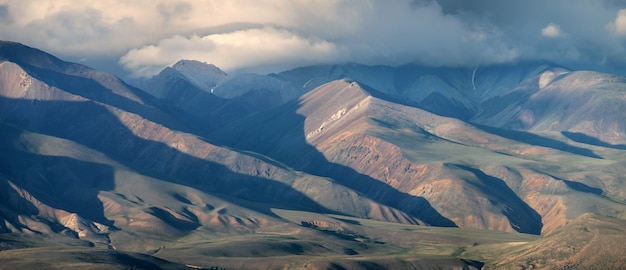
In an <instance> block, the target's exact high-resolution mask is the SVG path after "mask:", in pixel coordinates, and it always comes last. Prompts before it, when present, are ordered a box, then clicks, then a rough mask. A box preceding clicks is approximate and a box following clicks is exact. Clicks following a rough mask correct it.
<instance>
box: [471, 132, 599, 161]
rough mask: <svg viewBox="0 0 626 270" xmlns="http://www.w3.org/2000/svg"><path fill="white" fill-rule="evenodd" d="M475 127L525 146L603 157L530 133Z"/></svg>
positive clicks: (587, 150) (584, 149)
mask: <svg viewBox="0 0 626 270" xmlns="http://www.w3.org/2000/svg"><path fill="white" fill-rule="evenodd" d="M473 125H474V126H475V127H477V128H479V129H481V130H483V131H485V132H487V133H491V134H494V135H498V136H501V137H504V138H507V139H511V140H514V141H518V142H521V143H525V144H530V145H537V146H541V147H547V148H552V149H555V150H559V151H564V152H568V153H570V154H574V155H580V156H586V157H590V158H598V159H603V157H601V156H599V155H597V154H596V153H594V152H593V151H591V150H589V149H587V148H582V147H577V146H572V145H569V144H567V143H564V142H562V141H558V140H554V139H550V138H546V137H543V136H539V135H537V134H533V133H530V132H525V131H516V130H511V129H506V130H505V129H500V128H496V127H490V126H485V125H479V124H473Z"/></svg>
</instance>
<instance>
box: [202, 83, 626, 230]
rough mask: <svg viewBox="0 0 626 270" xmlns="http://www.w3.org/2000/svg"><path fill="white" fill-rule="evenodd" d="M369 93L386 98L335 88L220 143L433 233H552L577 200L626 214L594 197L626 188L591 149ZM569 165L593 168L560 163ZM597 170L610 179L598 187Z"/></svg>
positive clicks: (246, 125)
mask: <svg viewBox="0 0 626 270" xmlns="http://www.w3.org/2000/svg"><path fill="white" fill-rule="evenodd" d="M371 93H374V95H375V96H381V97H383V98H384V97H385V95H384V94H381V93H378V92H376V91H375V90H373V89H370V88H367V87H363V86H361V85H360V84H359V83H357V82H350V81H345V80H338V81H334V82H330V83H328V84H325V85H322V86H320V87H318V88H316V89H314V90H312V91H310V92H308V93H307V94H305V95H304V96H303V97H302V98H301V99H300V100H298V101H297V102H292V103H290V104H287V105H285V106H283V107H280V108H279V109H277V110H273V111H270V112H267V113H262V114H258V115H255V116H253V117H250V118H249V119H245V120H244V121H240V122H237V123H234V124H233V125H231V126H229V127H227V128H225V129H223V130H221V131H220V132H218V133H216V134H214V137H215V138H219V139H221V141H222V142H223V143H224V144H227V145H231V146H233V147H239V148H244V149H248V150H251V151H256V152H259V153H263V154H265V155H268V156H270V157H272V158H273V159H276V160H279V161H281V162H284V163H285V164H288V165H289V166H291V167H294V168H297V169H299V170H302V171H305V172H308V173H311V174H316V175H323V176H326V177H330V178H332V179H335V180H336V181H338V182H339V183H342V184H343V185H346V186H348V187H350V188H351V189H354V190H357V191H359V192H361V193H363V194H364V195H366V196H368V197H370V198H372V199H374V200H376V201H378V202H380V203H384V204H387V205H390V206H393V207H395V208H398V209H400V210H403V211H405V212H406V213H408V214H411V215H414V216H416V217H418V218H420V219H422V220H424V221H426V222H427V223H429V224H433V225H439V226H441V225H445V224H448V225H452V224H455V225H458V226H461V227H469V228H487V229H494V230H508V231H512V230H517V231H520V232H527V233H540V232H542V231H543V232H549V231H551V230H553V229H555V228H557V227H559V226H561V225H563V224H565V223H566V222H567V221H568V220H569V219H570V218H571V217H576V216H578V215H579V214H581V213H584V212H585V211H586V210H585V208H584V207H581V206H575V207H571V208H570V206H573V205H576V203H571V204H570V203H564V201H570V200H576V198H577V196H591V197H593V198H590V200H593V201H594V203H596V204H597V205H603V207H606V209H607V210H606V211H607V212H605V213H614V212H613V211H617V212H618V213H620V214H619V215H620V216H623V215H624V213H625V212H624V211H625V210H626V208H624V205H622V204H620V203H615V202H613V200H617V201H624V197H623V196H622V195H617V194H615V193H613V194H610V195H611V197H608V198H607V197H603V196H601V195H609V190H608V189H606V194H605V189H601V188H593V186H594V185H598V184H600V185H606V184H610V185H620V184H619V183H623V182H624V179H623V178H622V177H621V176H619V174H615V171H613V170H615V169H617V170H622V169H619V168H620V166H619V165H617V164H614V163H613V162H612V161H604V160H602V159H601V158H600V156H598V155H596V154H594V153H593V152H592V151H591V150H590V149H587V148H577V147H576V146H574V145H570V144H568V143H566V142H563V141H559V140H555V139H551V138H547V137H541V136H538V135H532V134H521V133H515V134H507V133H506V132H503V131H501V130H497V129H489V128H482V127H476V126H472V125H470V124H467V123H464V122H462V121H460V120H458V119H454V118H447V117H441V116H438V115H435V114H432V113H430V112H427V111H424V110H420V109H417V108H413V107H410V106H404V105H399V104H397V103H391V102H389V101H386V100H383V99H380V98H377V97H375V96H374V95H372V94H371ZM246 130H254V136H252V134H250V133H246ZM521 136H528V137H532V136H535V137H533V140H535V141H537V142H538V143H540V142H541V141H543V143H541V144H542V145H533V144H531V142H530V141H529V140H527V139H523V138H520V137H521ZM568 159H569V160H581V161H582V160H586V162H588V163H589V165H587V166H585V167H582V168H581V167H576V166H578V165H568V164H563V163H562V161H563V160H568ZM545 163H548V164H550V165H545ZM550 166H553V167H550ZM589 168H595V169H599V170H600V171H606V172H605V173H601V175H602V176H598V175H595V176H593V178H591V177H590V175H588V174H587V171H588V170H593V169H589ZM573 176H575V177H576V178H572V177H573ZM596 177H600V178H603V180H602V181H603V182H598V181H597V178H596ZM540 179H541V180H540ZM574 179H575V180H574ZM538 181H542V182H543V183H542V184H541V185H535V184H534V183H537V182H538ZM587 183H590V184H587ZM556 190H559V191H558V192H559V195H556V196H555V191H556ZM619 190H621V189H619ZM451 198H454V199H453V200H452V199H451ZM555 199H556V200H555ZM609 209H610V210H609ZM556 213H559V214H556ZM448 219H449V221H446V220H448ZM451 222H454V223H451Z"/></svg>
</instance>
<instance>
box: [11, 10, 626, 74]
mask: <svg viewBox="0 0 626 270" xmlns="http://www.w3.org/2000/svg"><path fill="white" fill-rule="evenodd" d="M0 22H2V24H0V39H4V40H13V41H18V42H22V43H25V44H27V45H30V46H34V47H38V48H41V49H43V50H46V51H49V52H52V53H54V54H57V55H60V56H62V57H64V58H67V59H70V60H74V59H80V61H83V62H84V63H86V64H88V65H91V66H95V67H98V65H99V64H103V63H104V62H107V61H102V60H101V59H115V60H116V61H117V62H118V63H119V65H121V66H122V67H123V68H125V69H126V70H127V71H128V72H129V73H130V74H132V75H133V76H151V75H154V74H155V73H157V72H158V71H160V70H161V69H162V68H164V67H165V66H167V65H171V64H172V63H174V62H176V61H178V60H180V59H194V60H200V61H204V62H208V63H212V64H215V65H217V66H219V67H221V68H222V69H225V70H226V71H229V72H259V73H267V72H276V71H280V70H284V69H288V68H293V67H296V66H302V65H310V64H319V63H344V62H358V63H365V64H387V65H400V64H406V63H418V64H424V65H431V66H476V65H484V64H492V63H503V62H512V61H519V60H530V59H545V60H550V61H554V62H557V63H562V64H565V65H570V66H574V67H576V68H590V69H605V70H621V69H624V68H626V49H625V48H626V3H624V2H623V1H617V0H554V1H540V0H529V1H497V0H475V1H463V0H439V1H435V0H432V1H431V0H412V1H411V0H406V1H402V0H400V1H383V0H363V1H350V0H296V1H292V0H282V1H281V0H259V1H246V0H202V1H201V0H198V1H192V0H188V1H185V0H181V1H151V0H135V1H129V0H111V1H95V0H94V1H88V0H85V1H75V0H58V1H38V0H9V1H6V0H5V1H2V0H0ZM74 61H76V60H74ZM110 62H111V61H110V60H109V61H108V63H109V64H110Z"/></svg>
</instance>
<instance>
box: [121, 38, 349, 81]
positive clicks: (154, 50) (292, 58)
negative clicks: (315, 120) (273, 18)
mask: <svg viewBox="0 0 626 270" xmlns="http://www.w3.org/2000/svg"><path fill="white" fill-rule="evenodd" d="M343 55H345V54H342V53H341V49H340V48H339V47H337V46H336V45H335V44H333V43H330V42H328V41H324V40H319V39H316V38H311V37H309V38H307V37H303V36H299V35H297V34H295V33H293V32H290V31H287V30H283V29H277V28H272V27H265V28H260V29H247V30H240V31H234V32H230V33H224V34H213V35H206V36H203V37H200V36H197V35H194V36H191V37H182V36H174V37H171V38H167V39H163V40H161V41H159V43H158V44H156V45H149V46H144V47H141V48H138V49H133V50H131V51H129V52H128V53H127V54H125V55H124V56H122V57H121V59H120V63H122V64H123V65H124V66H125V67H126V68H128V69H130V70H132V71H133V75H134V76H152V75H154V74H156V73H158V72H159V71H160V70H161V69H163V68H164V67H165V66H168V65H171V64H173V63H174V62H176V61H178V60H180V59H194V60H199V61H203V62H208V63H212V64H214V65H216V66H218V67H220V68H222V69H224V70H226V71H233V70H242V69H243V70H248V71H254V70H255V69H256V68H258V67H263V68H264V71H267V69H268V68H269V69H274V70H271V71H281V70H282V69H285V68H288V67H289V66H291V65H293V64H295V63H300V64H317V63H324V62H335V61H342V60H345V59H342V57H344V56H343Z"/></svg>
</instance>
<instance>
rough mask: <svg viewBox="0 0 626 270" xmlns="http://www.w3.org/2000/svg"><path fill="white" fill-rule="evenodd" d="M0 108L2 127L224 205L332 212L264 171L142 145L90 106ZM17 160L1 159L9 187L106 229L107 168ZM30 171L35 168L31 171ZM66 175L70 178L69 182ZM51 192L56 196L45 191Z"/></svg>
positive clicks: (23, 156)
mask: <svg viewBox="0 0 626 270" xmlns="http://www.w3.org/2000/svg"><path fill="white" fill-rule="evenodd" d="M0 108H3V109H2V110H0V122H6V123H8V124H9V125H14V126H17V127H19V128H20V129H23V130H26V131H31V132H36V133H41V134H45V135H50V136H54V137H59V138H64V139H67V140H70V141H73V142H75V143H78V144H81V145H84V146H87V147H89V148H92V149H95V150H97V151H100V152H102V153H104V154H106V155H107V156H109V157H110V158H112V159H114V160H116V161H118V162H120V163H121V164H123V165H125V166H127V167H129V168H131V169H133V170H135V171H137V172H139V173H141V174H144V175H147V176H150V177H154V178H157V179H162V180H167V181H170V182H174V183H178V184H182V185H186V186H190V187H193V188H196V189H199V190H202V191H205V192H210V193H211V194H212V195H215V196H217V197H220V198H222V199H224V200H225V201H229V198H228V196H234V197H238V198H242V199H244V200H246V201H251V202H255V201H256V202H261V203H263V205H268V204H271V205H273V206H274V207H282V208H285V209H298V210H307V211H322V212H324V211H325V212H332V211H330V210H327V209H326V208H324V207H322V206H320V205H319V204H318V203H316V202H314V201H313V200H311V199H310V198H308V197H307V196H306V195H304V194H302V193H300V192H299V191H297V190H295V189H293V188H292V187H291V186H289V185H287V184H285V183H282V182H279V181H277V180H271V179H268V178H266V177H265V176H264V175H263V172H258V175H247V174H241V173H237V172H234V171H232V170H230V169H229V168H227V167H225V166H224V165H222V164H218V163H215V162H212V161H209V160H205V159H202V158H198V157H195V156H191V155H189V154H186V153H183V152H180V151H179V150H177V149H174V148H172V147H170V146H168V145H166V144H164V143H162V142H157V141H150V140H146V139H143V138H140V137H138V136H137V135H135V134H134V133H133V132H132V131H131V130H129V129H128V128H127V127H126V126H125V125H124V124H123V123H121V122H120V121H119V119H118V116H116V115H114V114H113V113H111V111H109V110H108V109H107V108H106V107H104V106H103V105H100V104H97V103H94V102H67V101H35V100H21V99H10V98H0ZM152 132H159V131H158V130H157V131H155V130H152ZM161 132H171V131H169V130H161ZM15 154H17V155H18V156H15V157H5V159H11V158H13V159H15V161H8V160H2V162H3V164H2V166H3V167H5V165H8V164H11V166H7V167H11V168H14V170H8V171H7V170H5V171H4V172H3V173H5V174H7V177H9V179H10V180H13V181H17V183H15V184H16V185H19V186H20V187H22V188H24V189H27V191H28V192H29V193H31V194H33V196H36V197H37V198H38V199H40V200H41V201H43V202H46V203H49V205H50V206H51V207H53V208H58V209H65V210H67V211H69V212H76V213H78V214H79V215H81V216H83V217H88V218H90V219H93V220H94V221H98V222H100V223H103V224H111V221H109V220H107V219H106V217H105V213H104V210H103V209H104V207H103V205H102V202H101V201H100V200H99V199H98V197H97V194H98V192H99V191H101V190H113V189H114V188H115V185H114V183H115V182H114V176H113V172H112V168H110V167H109V166H106V165H101V164H94V163H89V162H83V161H79V160H75V159H71V158H65V157H48V156H42V155H37V154H33V153H26V152H19V151H15ZM11 162H16V163H17V164H13V163H11ZM7 163H8V164H7ZM33 164H38V165H39V166H40V167H41V168H40V169H38V170H35V171H33V167H32V165H33ZM13 166H15V167H13ZM29 170H31V171H32V172H33V173H35V174H38V173H39V172H46V173H47V174H48V175H44V178H48V179H53V180H54V181H56V182H46V181H45V179H44V178H41V177H39V178H38V177H37V176H32V177H31V178H26V177H24V175H25V173H26V174H27V173H28V171H29ZM68 175H69V176H72V177H69V178H68V177H67V176H68ZM16 179H17V180H16ZM18 180H20V181H18ZM23 180H24V181H25V180H29V181H32V183H28V182H24V181H23ZM120 181H123V179H121V180H120ZM68 188H69V189H68ZM50 189H53V190H55V191H54V192H49V191H48V190H50ZM220 194H221V195H220ZM229 202H230V201H229ZM233 204H236V203H233ZM254 209H255V210H257V211H260V212H263V213H264V214H267V215H271V216H275V215H274V214H273V213H272V212H271V210H270V209H269V208H265V207H263V206H258V207H256V208H254ZM151 214H154V215H156V216H159V215H160V216H161V217H163V215H162V213H161V212H159V211H158V210H156V212H155V210H154V209H152V210H151ZM167 223H168V224H170V225H176V224H179V223H180V222H178V221H175V220H171V219H170V220H167ZM194 226H195V225H193V224H184V226H183V227H184V228H180V229H193V228H195V227H194Z"/></svg>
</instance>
